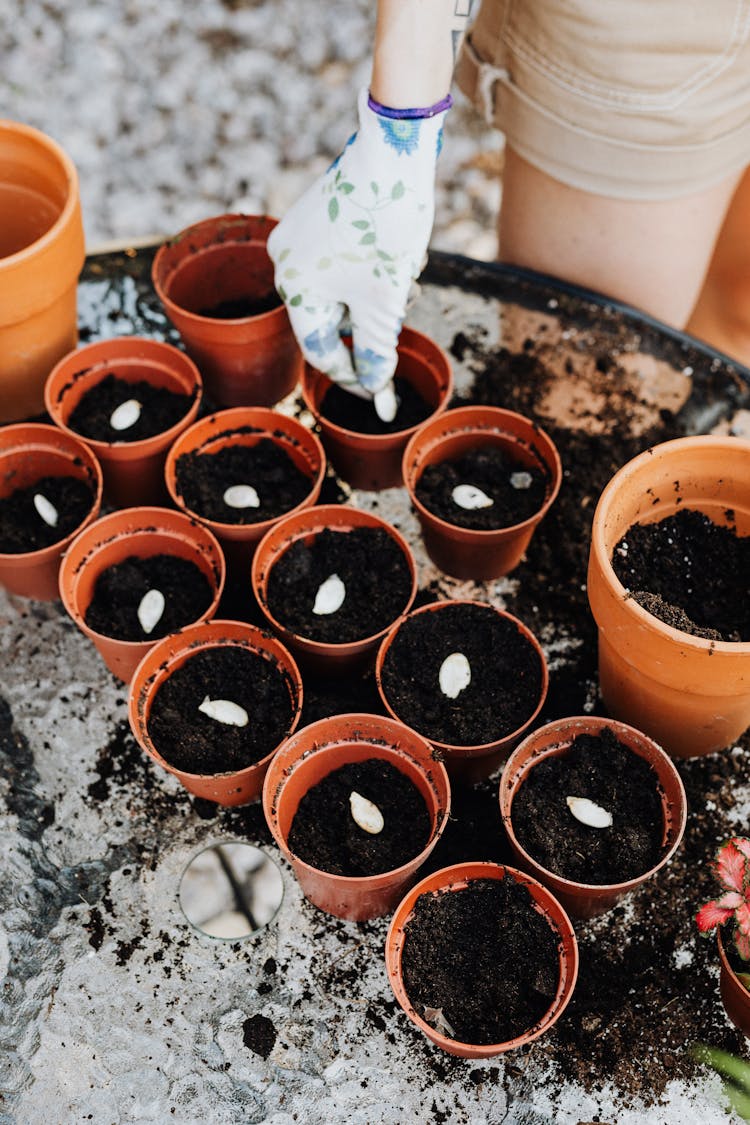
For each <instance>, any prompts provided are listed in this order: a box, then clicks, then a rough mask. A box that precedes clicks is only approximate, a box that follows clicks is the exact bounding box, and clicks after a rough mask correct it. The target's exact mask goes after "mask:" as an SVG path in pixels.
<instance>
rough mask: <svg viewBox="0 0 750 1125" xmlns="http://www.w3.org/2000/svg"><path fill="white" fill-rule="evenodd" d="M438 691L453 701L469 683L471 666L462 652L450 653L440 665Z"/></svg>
mask: <svg viewBox="0 0 750 1125" xmlns="http://www.w3.org/2000/svg"><path fill="white" fill-rule="evenodd" d="M438 680H439V681H440V690H441V691H442V693H443V695H447V696H448V698H449V699H455V698H456V697H457V696H458V695H460V694H461V692H462V691H463V690H464V688H467V687H468V686H469V684H470V683H471V665H470V664H469V661H468V660H467V659H466V657H465V656H464V654H463V653H462V652H452V653H451V654H450V656H446V658H445V660H444V661H443V663H442V664H441V665H440V672H439V674H438Z"/></svg>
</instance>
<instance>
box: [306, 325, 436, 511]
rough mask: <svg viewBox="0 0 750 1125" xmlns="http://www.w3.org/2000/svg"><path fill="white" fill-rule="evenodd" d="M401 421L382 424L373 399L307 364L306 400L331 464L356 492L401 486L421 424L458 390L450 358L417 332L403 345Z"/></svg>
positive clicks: (398, 383)
mask: <svg viewBox="0 0 750 1125" xmlns="http://www.w3.org/2000/svg"><path fill="white" fill-rule="evenodd" d="M395 390H396V395H397V398H398V400H399V407H398V411H397V413H396V417H395V418H394V419H393V421H392V422H383V421H381V419H380V418H379V417H378V415H377V414H376V412H375V407H374V405H373V404H372V402H370V401H369V400H366V399H362V398H358V397H357V396H356V395H353V394H351V393H350V392H349V391H345V390H343V389H342V388H341V387H339V386H336V384H334V383H332V382H331V380H330V379H329V378H328V377H327V376H326V375H323V374H322V372H320V371H316V370H315V369H314V368H312V367H310V366H309V365H306V367H305V372H304V376H303V379H302V396H303V398H304V400H305V403H306V405H307V407H308V409H309V410H310V412H311V413H312V415H313V416H314V418H315V420H316V422H317V423H318V425H319V427H320V432H321V435H322V438H323V445H324V446H325V450H326V453H327V454H328V456H329V458H330V461H331V464H332V465H333V467H334V469H335V470H336V472H337V473H338V475H339V476H340V477H342V479H343V480H345V481H348V482H349V484H350V485H352V487H353V488H364V489H372V490H378V489H382V488H395V487H396V486H398V485H400V484H402V477H401V459H402V455H403V452H404V449H405V447H406V444H407V442H408V441H409V438H410V437H411V436H412V434H413V433H414V432H415V430H416V429H417V427H418V426H420V425H421V424H422V423H423V422H425V421H426V420H427V419H428V418H431V417H432V416H433V415H434V414H439V413H440V412H442V411H443V410H445V408H446V406H447V405H448V400H449V399H450V396H451V392H452V390H453V372H452V369H451V364H450V360H449V359H448V356H447V355H446V354H445V352H444V351H443V350H442V348H440V347H438V345H437V344H436V343H435V342H434V341H433V340H431V339H430V338H429V337H428V336H425V335H424V334H423V333H421V332H417V331H416V330H415V329H413V328H402V330H401V335H400V337H399V341H398V367H397V368H396V375H395Z"/></svg>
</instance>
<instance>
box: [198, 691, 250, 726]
mask: <svg viewBox="0 0 750 1125" xmlns="http://www.w3.org/2000/svg"><path fill="white" fill-rule="evenodd" d="M198 710H199V711H202V712H203V714H204V715H208V717H209V719H215V720H216V722H217V723H224V725H225V726H227V727H246V726H247V724H248V722H249V721H250V718H249V715H248V713H247V711H246V710H245V708H244V707H240V705H239V703H232V701H231V699H210V698H209V697H208V696H206V698H205V699H204V700H203V702H202V703H200V704H199V705H198Z"/></svg>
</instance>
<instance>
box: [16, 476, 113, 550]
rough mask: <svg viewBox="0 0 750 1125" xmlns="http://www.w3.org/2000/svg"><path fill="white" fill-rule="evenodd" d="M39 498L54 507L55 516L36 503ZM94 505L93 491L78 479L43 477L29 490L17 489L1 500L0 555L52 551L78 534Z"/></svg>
mask: <svg viewBox="0 0 750 1125" xmlns="http://www.w3.org/2000/svg"><path fill="white" fill-rule="evenodd" d="M39 496H41V497H42V498H43V500H46V501H48V503H49V504H51V505H52V507H53V508H54V510H55V512H54V514H53V513H51V512H50V511H49V509H48V508H46V507H45V506H44V504H43V503H40V502H39V501H37V502H36V503H35V497H39ZM93 503H94V492H93V490H92V489H91V488H90V487H89V485H88V484H86V482H85V481H82V480H78V479H77V478H76V477H42V478H41V480H38V481H37V482H36V484H32V485H30V486H29V487H28V488H17V489H16V490H15V492H11V493H10V495H9V496H6V497H5V498H4V499H2V500H0V554H3V555H17V554H22V553H25V552H26V551H39V550H42V549H43V548H44V547H51V546H52V544H53V543H58V542H59V541H60V540H61V539H65V538H66V536H68V535H70V533H71V532H72V531H75V529H76V528H77V527H78V526H79V525H80V524H81V523H82V522H83V521H84V519H85V518H86V516H87V515H88V513H89V512H90V511H91V506H92V504H93ZM37 504H39V507H37ZM42 512H45V513H46V515H47V519H45V518H44V516H43V515H42ZM55 514H56V516H57V519H56V520H55V518H54V516H55ZM50 520H53V521H54V522H49V521H50Z"/></svg>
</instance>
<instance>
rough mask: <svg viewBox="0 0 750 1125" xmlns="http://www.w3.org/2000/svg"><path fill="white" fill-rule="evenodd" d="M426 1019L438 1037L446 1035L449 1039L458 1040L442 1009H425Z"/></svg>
mask: <svg viewBox="0 0 750 1125" xmlns="http://www.w3.org/2000/svg"><path fill="white" fill-rule="evenodd" d="M424 1018H425V1021H426V1022H427V1023H431V1024H432V1026H433V1027H434V1028H435V1031H437V1033H438V1035H446V1036H447V1037H448V1038H449V1039H455V1038H456V1033H455V1031H454V1030H453V1028H452V1027H451V1025H450V1024H449V1023H448V1021H447V1019H446V1018H445V1016H444V1015H443V1009H442V1008H425V1010H424Z"/></svg>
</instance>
